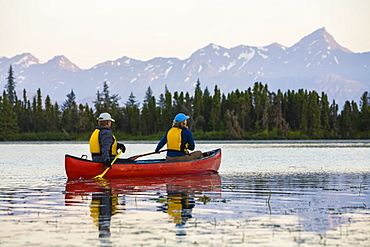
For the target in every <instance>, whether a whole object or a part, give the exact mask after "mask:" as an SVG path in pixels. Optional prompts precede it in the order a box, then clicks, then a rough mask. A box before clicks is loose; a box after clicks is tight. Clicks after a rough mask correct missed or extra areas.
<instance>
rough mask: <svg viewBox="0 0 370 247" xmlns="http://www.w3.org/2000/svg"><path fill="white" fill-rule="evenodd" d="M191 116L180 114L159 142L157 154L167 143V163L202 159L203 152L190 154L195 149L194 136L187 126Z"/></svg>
mask: <svg viewBox="0 0 370 247" xmlns="http://www.w3.org/2000/svg"><path fill="white" fill-rule="evenodd" d="M189 118H190V117H189V116H186V115H185V114H184V113H178V114H177V115H176V116H175V118H174V119H173V124H172V128H171V129H169V130H168V131H167V132H166V134H165V135H164V136H163V137H162V139H161V140H160V141H159V143H158V145H157V147H156V149H155V152H159V150H160V149H161V148H162V147H163V146H164V145H165V144H166V143H167V155H166V161H182V160H195V159H199V158H202V156H203V155H202V152H201V151H194V152H191V153H190V152H189V151H188V150H194V149H195V143H194V138H193V134H192V133H191V131H190V130H189V128H188V126H187V120H188V119H189Z"/></svg>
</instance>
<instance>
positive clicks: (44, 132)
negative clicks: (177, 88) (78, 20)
mask: <svg viewBox="0 0 370 247" xmlns="http://www.w3.org/2000/svg"><path fill="white" fill-rule="evenodd" d="M103 85H104V86H103V90H102V91H101V92H100V91H97V94H96V99H95V100H94V101H93V107H89V105H88V104H77V103H76V95H75V93H74V92H73V90H71V92H70V93H69V94H67V95H66V100H65V101H64V103H63V104H62V105H58V104H57V103H52V100H51V99H50V97H49V96H46V97H45V100H43V97H42V93H41V89H39V90H38V91H37V95H36V96H35V97H33V98H32V99H29V98H28V97H27V92H26V90H23V95H22V97H21V98H18V96H17V94H16V92H15V81H14V76H13V70H12V67H10V68H9V74H8V77H7V84H6V86H5V90H4V91H3V94H2V97H0V140H1V141H8V140H78V139H79V140H87V139H88V137H89V135H90V133H91V132H92V130H93V129H94V127H95V125H96V118H97V116H98V115H99V114H100V113H101V112H109V113H111V115H112V117H113V118H114V119H115V120H116V122H115V123H114V124H113V126H112V129H113V131H114V133H115V134H116V136H117V138H118V139H121V140H122V139H125V140H127V139H132V140H134V139H136V140H140V139H148V138H152V139H157V138H159V137H160V136H161V135H162V134H163V133H164V132H165V131H166V130H168V129H169V128H170V127H171V124H172V119H173V117H174V116H175V115H176V114H177V113H178V112H184V113H185V114H188V115H190V116H191V118H190V119H189V121H188V125H189V128H190V129H191V130H192V131H193V133H194V136H195V138H196V139H198V140H199V139H224V140H227V139H239V140H241V139H329V138H330V139H340V138H370V95H369V94H368V92H364V93H363V95H362V97H361V99H360V106H358V105H357V103H356V102H354V101H352V102H349V101H346V102H345V104H344V106H343V107H342V108H341V109H342V110H340V109H339V107H338V104H336V102H335V101H334V100H333V101H332V102H329V100H328V97H327V95H326V94H325V93H324V92H322V93H321V94H318V93H317V92H315V91H307V90H303V89H300V90H298V91H291V90H288V91H287V92H281V91H280V90H279V91H277V92H276V93H275V92H270V91H269V90H268V86H267V85H263V84H262V83H261V82H256V83H255V84H254V86H253V88H248V89H247V90H244V91H239V90H236V91H233V92H231V93H228V94H227V95H225V94H223V93H221V91H220V89H219V88H218V87H217V86H215V88H214V90H213V92H212V93H211V92H210V91H209V90H208V88H205V89H204V90H202V89H201V83H200V81H199V80H198V81H197V84H196V88H195V91H194V94H193V96H191V95H190V94H189V93H188V92H185V93H184V92H174V93H171V92H170V91H169V90H168V89H167V88H165V90H164V93H162V94H160V95H159V97H158V98H155V96H154V95H153V92H152V90H151V88H150V87H149V88H148V89H147V91H146V94H145V97H144V100H143V102H142V103H139V102H138V101H137V100H136V97H135V96H134V95H133V94H132V93H131V95H130V96H129V98H128V100H127V101H126V102H125V103H124V104H123V105H120V104H119V101H120V100H121V98H120V97H119V96H118V95H117V94H111V93H110V91H109V86H108V84H107V83H106V82H104V84H103Z"/></svg>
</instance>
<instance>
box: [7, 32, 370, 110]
mask: <svg viewBox="0 0 370 247" xmlns="http://www.w3.org/2000/svg"><path fill="white" fill-rule="evenodd" d="M10 64H12V65H13V70H14V73H15V77H16V82H17V89H18V90H23V88H26V89H27V91H28V92H36V90H37V89H38V88H41V91H42V94H43V96H46V95H50V97H51V98H52V99H54V100H57V101H59V102H63V101H64V100H65V97H66V95H67V94H68V93H69V92H70V91H71V90H72V89H73V90H74V92H75V94H76V96H77V100H78V101H79V102H82V103H86V102H87V103H89V104H90V103H91V101H92V99H94V98H95V95H96V93H97V91H98V90H99V91H102V89H103V88H102V85H103V82H107V83H108V84H109V89H110V91H111V92H112V93H115V94H118V95H119V96H120V97H121V102H122V103H123V102H126V100H127V98H128V96H129V95H130V94H131V92H133V94H134V95H135V96H136V97H137V100H138V101H142V100H143V97H144V95H145V92H146V91H147V89H148V87H149V86H150V87H151V89H152V90H153V93H154V95H155V96H156V97H158V96H159V94H161V93H164V90H165V87H167V88H168V90H170V91H171V92H175V91H178V92H181V91H184V92H186V91H188V92H189V93H190V94H191V95H192V94H193V92H194V89H195V84H196V82H197V80H198V78H199V80H200V82H201V87H202V89H205V88H206V87H208V89H209V91H211V92H213V89H214V86H215V85H217V86H218V88H220V89H221V91H222V93H225V94H226V93H228V92H230V91H232V90H236V89H239V90H245V89H247V88H248V87H250V86H253V84H254V82H256V81H258V82H262V83H264V84H266V83H267V84H268V86H269V89H270V90H271V91H277V90H278V89H281V90H283V91H286V90H288V89H291V90H298V89H300V88H304V89H308V90H316V91H317V92H319V93H321V91H325V92H326V93H327V94H328V96H329V99H330V100H333V99H335V100H336V101H337V102H338V103H339V104H340V106H342V105H343V104H344V101H345V100H355V101H359V99H360V96H361V95H362V93H363V92H364V91H370V52H366V53H353V52H351V51H350V50H348V49H347V48H344V47H342V46H341V45H339V44H338V43H337V42H336V41H335V39H334V38H333V37H332V36H331V35H330V34H329V33H328V32H327V31H326V30H325V28H321V29H318V30H316V31H315V32H313V33H311V34H309V35H307V36H305V37H303V38H302V39H301V40H300V41H299V42H298V43H296V44H295V45H293V46H292V47H285V46H283V45H280V44H277V43H273V44H271V45H269V46H264V47H254V46H245V45H240V46H237V47H233V48H230V49H228V48H225V47H222V46H219V45H216V44H209V45H207V46H205V47H203V48H201V49H199V50H197V51H195V52H194V53H193V54H192V55H191V56H190V57H189V58H187V59H184V60H180V59H177V58H161V57H158V58H154V59H151V60H148V61H140V60H136V59H133V58H128V57H126V56H124V57H122V58H119V59H117V60H115V61H106V62H103V63H100V64H97V65H96V66H94V67H93V68H91V69H87V70H82V69H80V68H78V66H76V65H75V64H73V63H72V62H70V61H69V60H68V59H67V58H66V57H64V56H56V57H54V58H53V59H51V60H49V61H47V62H46V63H42V62H40V61H39V60H38V59H37V58H35V57H33V56H32V55H31V54H29V53H24V54H21V55H18V56H15V57H13V58H4V57H2V58H0V75H1V81H0V84H5V83H6V79H5V78H6V77H7V75H8V70H9V66H10ZM29 95H31V94H29Z"/></svg>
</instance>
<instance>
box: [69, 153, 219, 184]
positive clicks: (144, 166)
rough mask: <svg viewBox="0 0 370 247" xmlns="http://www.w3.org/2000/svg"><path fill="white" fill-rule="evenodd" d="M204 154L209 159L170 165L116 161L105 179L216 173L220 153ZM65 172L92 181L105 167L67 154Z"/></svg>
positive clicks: (160, 161)
mask: <svg viewBox="0 0 370 247" xmlns="http://www.w3.org/2000/svg"><path fill="white" fill-rule="evenodd" d="M204 154H205V155H207V157H204V158H201V159H197V160H189V161H181V162H173V161H171V162H167V161H165V160H164V159H155V160H154V159H153V160H136V161H133V160H129V159H117V160H116V162H115V163H114V164H113V168H112V169H109V170H108V172H107V173H106V174H105V175H104V177H105V178H127V177H156V176H173V175H188V174H189V175H190V174H206V173H216V172H217V171H218V169H219V168H220V164H221V149H216V150H213V151H209V152H206V153H204ZM65 169H66V173H67V176H68V178H93V177H95V176H97V175H99V174H101V173H102V172H103V171H104V170H105V168H104V166H103V164H102V163H97V162H93V161H90V160H87V159H83V158H78V157H74V156H71V155H68V154H66V155H65Z"/></svg>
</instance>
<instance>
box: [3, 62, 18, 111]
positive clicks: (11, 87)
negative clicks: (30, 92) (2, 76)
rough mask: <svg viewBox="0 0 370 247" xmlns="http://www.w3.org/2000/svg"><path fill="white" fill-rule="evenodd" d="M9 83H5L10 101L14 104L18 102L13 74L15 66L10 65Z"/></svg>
mask: <svg viewBox="0 0 370 247" xmlns="http://www.w3.org/2000/svg"><path fill="white" fill-rule="evenodd" d="M6 79H7V83H6V85H5V89H6V92H7V94H8V102H9V103H10V104H11V105H12V106H13V105H14V104H15V102H16V92H15V84H16V83H15V81H14V75H13V67H12V66H11V65H10V67H9V72H8V77H7V78H6Z"/></svg>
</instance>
